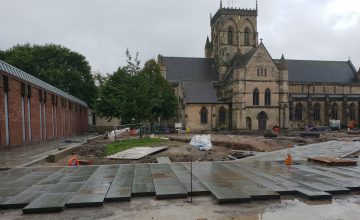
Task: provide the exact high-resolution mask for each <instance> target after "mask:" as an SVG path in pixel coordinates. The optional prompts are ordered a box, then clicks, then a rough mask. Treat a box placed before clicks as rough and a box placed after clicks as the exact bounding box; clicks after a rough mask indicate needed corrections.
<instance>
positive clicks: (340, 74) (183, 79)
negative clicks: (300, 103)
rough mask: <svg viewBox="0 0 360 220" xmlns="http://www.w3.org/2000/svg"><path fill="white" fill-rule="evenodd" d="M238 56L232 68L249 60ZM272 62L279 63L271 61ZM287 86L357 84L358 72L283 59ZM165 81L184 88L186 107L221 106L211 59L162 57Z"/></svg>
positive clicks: (335, 64)
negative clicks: (286, 70) (287, 76)
mask: <svg viewBox="0 0 360 220" xmlns="http://www.w3.org/2000/svg"><path fill="white" fill-rule="evenodd" d="M251 54H252V55H253V52H249V53H248V55H246V54H245V55H242V56H239V57H238V59H237V60H235V63H234V65H233V66H234V67H235V66H236V67H242V68H243V67H244V66H246V64H247V63H248V61H249V60H250V59H251V56H250V55H251ZM274 62H275V63H277V62H279V60H278V59H274ZM286 62H287V66H288V69H289V83H295V82H302V83H357V82H358V81H357V78H356V74H357V71H356V69H355V67H354V66H353V64H352V63H351V61H314V60H291V59H286ZM162 63H163V64H164V65H165V67H166V79H167V80H168V81H170V82H178V83H180V84H181V85H182V86H183V89H184V95H185V97H184V98H185V100H186V102H187V103H196V104H201V103H220V102H219V101H218V98H217V92H216V88H215V87H214V86H213V84H214V82H217V81H218V80H219V78H218V73H217V70H216V67H215V60H214V59H213V58H184V57H162Z"/></svg>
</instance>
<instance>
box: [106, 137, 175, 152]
mask: <svg viewBox="0 0 360 220" xmlns="http://www.w3.org/2000/svg"><path fill="white" fill-rule="evenodd" d="M166 142H168V141H167V140H163V139H160V138H143V139H128V140H122V141H117V142H114V143H111V144H109V145H107V146H106V148H105V152H104V154H105V156H109V155H113V154H116V153H118V152H121V151H124V150H127V149H130V148H134V147H152V146H158V145H160V144H163V143H166Z"/></svg>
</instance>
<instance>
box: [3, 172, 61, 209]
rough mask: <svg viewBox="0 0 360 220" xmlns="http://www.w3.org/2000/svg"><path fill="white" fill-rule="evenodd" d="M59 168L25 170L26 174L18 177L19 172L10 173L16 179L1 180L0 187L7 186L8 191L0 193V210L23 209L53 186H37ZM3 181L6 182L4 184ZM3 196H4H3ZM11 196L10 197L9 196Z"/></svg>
mask: <svg viewBox="0 0 360 220" xmlns="http://www.w3.org/2000/svg"><path fill="white" fill-rule="evenodd" d="M59 169H60V168H57V169H54V168H49V169H38V168H34V169H32V168H25V169H24V170H25V171H27V173H23V175H22V176H18V175H17V174H19V172H16V171H15V172H12V174H16V175H15V176H16V178H17V179H14V178H12V177H11V178H10V176H8V177H9V178H3V179H2V181H0V182H1V185H2V186H6V185H7V186H8V189H9V191H8V192H5V191H0V197H1V198H2V199H1V201H0V208H22V207H25V206H26V205H27V204H28V203H29V202H30V201H32V200H34V199H35V198H37V197H38V196H39V195H41V194H42V193H43V192H45V191H47V190H48V189H49V188H50V187H51V186H53V184H44V185H38V184H39V182H41V181H42V180H43V179H47V178H51V176H52V175H54V172H55V173H56V172H59V171H58V170H59ZM4 180H6V181H5V182H4ZM4 194H5V195H4ZM10 195H11V196H10Z"/></svg>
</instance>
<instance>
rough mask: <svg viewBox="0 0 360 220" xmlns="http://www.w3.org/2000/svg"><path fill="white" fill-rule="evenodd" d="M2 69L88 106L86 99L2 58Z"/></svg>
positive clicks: (0, 68)
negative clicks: (81, 98)
mask: <svg viewBox="0 0 360 220" xmlns="http://www.w3.org/2000/svg"><path fill="white" fill-rule="evenodd" d="M0 70H2V71H4V72H6V73H8V74H10V75H12V76H14V77H16V78H19V79H21V80H23V81H25V82H28V83H30V84H32V85H35V86H38V87H40V88H42V89H44V90H47V91H49V92H52V93H54V94H57V95H59V96H62V97H64V98H66V99H68V100H70V101H73V102H76V103H78V104H81V105H83V106H86V107H87V104H86V102H84V101H82V100H80V99H78V98H76V97H74V96H72V95H70V94H68V93H66V92H64V91H62V90H60V89H58V88H56V87H54V86H52V85H50V84H48V83H46V82H44V81H42V80H40V79H38V78H36V77H34V76H32V75H30V74H28V73H25V72H24V71H22V70H20V69H18V68H16V67H14V66H11V65H10V64H8V63H5V62H4V61H2V60H0Z"/></svg>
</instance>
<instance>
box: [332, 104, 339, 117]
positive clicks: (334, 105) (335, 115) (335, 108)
mask: <svg viewBox="0 0 360 220" xmlns="http://www.w3.org/2000/svg"><path fill="white" fill-rule="evenodd" d="M331 117H332V119H334V120H338V106H337V104H336V103H335V104H333V105H332V107H331Z"/></svg>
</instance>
